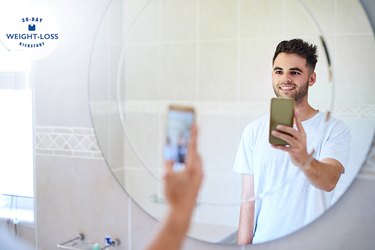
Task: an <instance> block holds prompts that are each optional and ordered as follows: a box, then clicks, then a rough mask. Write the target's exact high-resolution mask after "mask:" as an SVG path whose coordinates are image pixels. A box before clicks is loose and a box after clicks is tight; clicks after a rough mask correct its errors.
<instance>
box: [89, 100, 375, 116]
mask: <svg viewBox="0 0 375 250" xmlns="http://www.w3.org/2000/svg"><path fill="white" fill-rule="evenodd" d="M170 103H174V104H182V105H193V106H194V107H195V108H196V111H197V113H198V115H229V116H233V115H235V116H247V115H249V114H253V115H260V114H265V113H266V112H268V110H269V105H268V104H267V103H251V102H209V101H206V102H203V101H191V102H179V101H172V100H171V101H133V100H132V101H127V102H124V103H122V105H123V108H124V110H123V111H124V112H125V113H127V114H163V113H165V112H166V111H167V107H168V105H169V104H170ZM91 108H92V111H93V112H94V113H95V114H117V112H118V106H117V103H116V102H115V101H107V102H92V103H91ZM333 114H334V115H335V116H337V117H346V118H360V119H374V118H375V104H335V105H334V107H333Z"/></svg>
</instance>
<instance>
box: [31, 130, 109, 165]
mask: <svg viewBox="0 0 375 250" xmlns="http://www.w3.org/2000/svg"><path fill="white" fill-rule="evenodd" d="M35 132H36V141H35V145H36V155H37V156H39V155H44V156H46V155H47V156H57V157H73V158H86V159H87V158H90V159H103V156H102V153H101V151H100V148H99V145H98V142H97V138H96V136H95V133H94V129H93V128H82V127H53V126H37V127H36V131H35Z"/></svg>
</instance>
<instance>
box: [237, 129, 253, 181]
mask: <svg viewBox="0 0 375 250" xmlns="http://www.w3.org/2000/svg"><path fill="white" fill-rule="evenodd" d="M253 133H254V131H252V126H251V125H248V126H247V127H246V128H245V129H244V131H243V133H242V138H241V141H240V144H239V146H238V149H237V153H236V158H235V160H234V166H233V171H234V172H236V173H240V174H254V169H253V161H254V160H253V158H254V156H253V153H254V151H253V144H252V141H253V136H252V135H253Z"/></svg>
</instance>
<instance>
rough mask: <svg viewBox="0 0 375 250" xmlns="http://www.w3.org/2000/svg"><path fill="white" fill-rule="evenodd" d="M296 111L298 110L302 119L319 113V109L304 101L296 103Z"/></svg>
mask: <svg viewBox="0 0 375 250" xmlns="http://www.w3.org/2000/svg"><path fill="white" fill-rule="evenodd" d="M295 111H296V112H297V114H298V116H299V118H300V119H301V121H306V120H308V119H310V118H311V117H313V116H314V115H315V114H316V113H318V110H316V109H314V108H313V107H311V106H310V104H308V102H302V103H299V104H297V103H296V106H295Z"/></svg>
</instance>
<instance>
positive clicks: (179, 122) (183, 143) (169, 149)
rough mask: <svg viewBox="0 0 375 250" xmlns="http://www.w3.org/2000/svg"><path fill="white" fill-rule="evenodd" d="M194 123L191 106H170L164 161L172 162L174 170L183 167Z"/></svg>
mask: <svg viewBox="0 0 375 250" xmlns="http://www.w3.org/2000/svg"><path fill="white" fill-rule="evenodd" d="M194 122H195V111H194V108H193V107H191V106H180V105H170V106H169V108H168V114H167V124H166V137H165V146H164V159H165V160H172V161H174V163H175V164H174V166H173V168H174V170H176V171H178V170H181V169H183V167H184V166H185V160H186V155H187V150H188V144H189V139H190V133H191V128H192V125H193V123H194Z"/></svg>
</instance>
